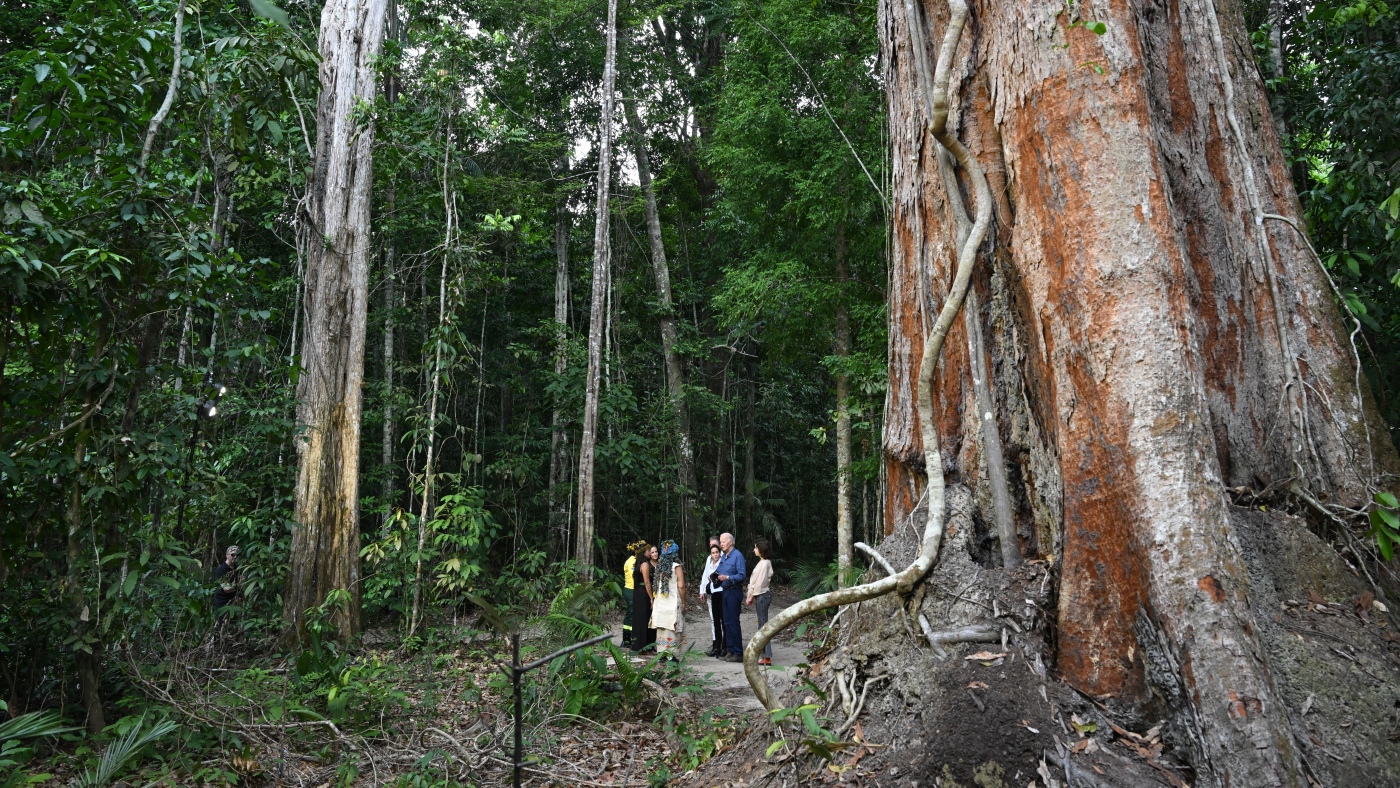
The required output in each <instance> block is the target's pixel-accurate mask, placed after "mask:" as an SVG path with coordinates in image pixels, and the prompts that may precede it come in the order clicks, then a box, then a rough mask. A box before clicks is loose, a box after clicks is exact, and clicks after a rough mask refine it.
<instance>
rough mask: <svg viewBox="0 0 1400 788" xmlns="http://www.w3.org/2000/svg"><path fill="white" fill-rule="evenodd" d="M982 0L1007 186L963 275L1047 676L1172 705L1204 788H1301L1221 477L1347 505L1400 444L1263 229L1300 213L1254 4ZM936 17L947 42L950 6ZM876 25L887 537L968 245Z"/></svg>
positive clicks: (968, 61)
mask: <svg viewBox="0 0 1400 788" xmlns="http://www.w3.org/2000/svg"><path fill="white" fill-rule="evenodd" d="M971 5H972V17H971V19H970V21H969V24H968V34H967V35H965V36H964V37H963V40H962V45H961V47H960V50H961V51H960V52H959V53H958V55H957V57H956V58H955V60H954V62H955V63H963V64H964V66H963V67H961V70H960V71H959V72H957V75H956V76H955V78H954V96H953V100H952V106H953V120H952V121H950V125H954V126H956V127H957V129H958V134H959V136H960V137H961V138H962V139H963V140H964V142H966V143H967V145H968V147H969V148H970V149H971V150H973V151H974V152H975V153H976V154H977V157H978V159H979V161H980V162H981V164H982V166H983V168H984V169H985V170H986V172H987V176H988V178H989V180H990V185H991V187H992V192H993V194H994V195H995V200H994V206H993V209H994V221H995V223H994V232H993V233H992V234H991V236H990V237H989V238H988V241H987V244H986V245H985V246H984V255H983V258H982V259H984V260H990V261H991V266H990V269H989V270H983V271H981V272H979V274H978V277H977V279H976V281H975V284H974V286H975V287H978V288H980V289H981V290H982V292H983V293H985V297H984V298H981V299H979V300H980V301H981V302H982V304H983V306H984V308H985V309H986V310H987V320H988V328H989V334H990V336H989V337H988V339H989V340H990V341H989V342H988V343H987V353H988V355H989V357H990V358H989V359H988V361H989V367H988V370H987V377H988V379H989V380H990V381H991V383H992V386H993V388H994V389H995V391H996V393H997V396H996V397H995V401H996V406H995V412H994V416H995V421H996V422H997V426H998V427H999V429H1000V431H1001V434H1002V435H1005V436H1007V452H1006V455H1007V458H1008V460H1009V461H1010V462H1011V463H1012V464H1013V466H1014V467H1013V468H1012V470H1013V471H1014V473H1012V474H1011V475H1010V477H1011V478H1012V479H1014V480H1015V483H1014V485H1013V486H1014V488H1015V489H1013V490H1012V491H1011V492H1012V496H1013V497H1014V498H1015V503H1016V508H1017V516H1018V517H1019V518H1022V519H1027V520H1030V521H1031V523H1028V525H1033V528H1028V529H1026V532H1028V533H1030V532H1033V533H1034V534H1035V538H1034V539H1031V540H1029V541H1028V543H1027V544H1026V545H1025V547H1026V549H1028V550H1030V551H1034V552H1036V553H1038V554H1039V555H1041V556H1048V557H1053V558H1055V559H1056V561H1057V564H1058V565H1059V567H1060V573H1061V574H1060V592H1059V611H1058V618H1059V620H1058V626H1057V638H1058V655H1057V656H1058V669H1059V671H1060V672H1061V674H1062V675H1063V677H1064V678H1065V679H1066V680H1067V681H1068V682H1069V683H1070V684H1072V685H1073V686H1075V687H1076V688H1078V689H1079V690H1081V691H1083V692H1085V693H1087V694H1089V695H1092V696H1094V697H1096V698H1099V699H1102V700H1103V701H1104V702H1106V703H1109V704H1115V705H1117V706H1120V707H1123V708H1127V709H1132V710H1137V711H1140V712H1143V713H1149V714H1150V713H1164V714H1167V715H1168V716H1169V717H1170V718H1171V720H1172V729H1173V730H1174V731H1175V732H1176V733H1177V735H1178V736H1179V737H1180V740H1181V741H1183V742H1194V743H1195V744H1194V746H1195V747H1196V748H1197V749H1196V757H1195V760H1196V761H1197V762H1196V763H1195V764H1194V765H1195V766H1196V768H1197V771H1198V775H1199V776H1200V778H1201V784H1219V785H1235V786H1238V785H1300V784H1302V780H1303V778H1302V776H1301V771H1300V765H1299V756H1298V747H1297V744H1296V742H1295V741H1294V739H1293V734H1292V733H1291V731H1290V729H1289V725H1288V717H1287V710H1286V709H1285V708H1283V706H1282V705H1281V704H1280V703H1279V702H1278V697H1277V693H1276V691H1275V688H1274V686H1273V683H1272V679H1271V676H1270V672H1269V666H1268V665H1267V664H1265V661H1264V657H1263V656H1262V654H1263V651H1262V649H1261V648H1260V645H1259V642H1258V640H1257V626H1256V624H1255V622H1254V618H1253V616H1254V613H1253V610H1252V608H1251V604H1250V596H1249V584H1248V577H1247V576H1246V574H1245V572H1244V569H1243V564H1242V562H1241V559H1240V547H1239V541H1238V538H1237V536H1236V535H1235V534H1234V533H1233V531H1232V528H1231V524H1230V521H1229V518H1228V516H1227V499H1226V496H1225V488H1226V487H1240V486H1243V487H1251V488H1255V489H1260V488H1264V487H1266V486H1268V485H1270V484H1284V486H1286V483H1287V482H1288V481H1289V480H1290V479H1294V478H1297V477H1300V476H1301V477H1302V479H1303V482H1304V484H1305V485H1306V486H1307V487H1308V488H1309V489H1310V490H1312V491H1313V493H1315V494H1317V495H1320V496H1325V497H1326V499H1327V500H1329V501H1331V502H1334V503H1342V504H1346V505H1351V506H1357V505H1360V504H1362V503H1363V502H1364V501H1365V500H1366V499H1367V498H1368V497H1369V496H1368V491H1367V490H1368V485H1372V484H1374V483H1376V480H1377V479H1378V476H1377V474H1378V472H1380V471H1382V470H1391V471H1393V470H1394V469H1395V468H1396V460H1395V453H1394V449H1393V448H1392V447H1391V446H1390V444H1389V442H1388V439H1387V436H1386V433H1385V431H1384V429H1382V428H1379V426H1378V425H1380V424H1381V421H1380V419H1379V417H1378V415H1377V414H1376V411H1375V408H1374V404H1373V402H1372V400H1371V396H1370V393H1369V391H1368V389H1367V388H1366V386H1365V384H1364V381H1359V378H1358V377H1357V375H1356V369H1355V366H1354V361H1353V358H1352V353H1351V349H1350V348H1349V346H1348V341H1347V337H1346V334H1345V333H1344V331H1343V330H1342V327H1341V324H1340V321H1339V317H1338V312H1337V307H1336V305H1335V303H1334V301H1333V297H1332V294H1331V291H1330V289H1329V286H1328V284H1327V282H1326V279H1325V277H1324V274H1323V272H1322V271H1321V270H1320V269H1319V268H1318V267H1317V264H1316V262H1315V261H1314V260H1313V259H1312V258H1311V257H1310V256H1309V253H1308V251H1307V249H1306V247H1305V246H1304V245H1303V243H1302V241H1301V240H1300V239H1299V238H1298V236H1297V235H1296V234H1295V233H1294V231H1293V230H1292V229H1291V228H1289V227H1287V226H1286V225H1285V224H1283V223H1282V222H1277V221H1266V220H1265V219H1264V216H1266V215H1270V214H1273V215H1281V216H1284V217H1289V218H1294V219H1296V218H1297V217H1298V216H1299V215H1300V210H1299V206H1298V202H1297V197H1296V195H1295V193H1294V190H1293V186H1292V184H1291V182H1290V180H1289V175H1288V172H1287V170H1286V166H1285V160H1284V158H1283V155H1282V153H1281V151H1280V149H1279V143H1278V138H1277V134H1276V130H1275V127H1274V125H1273V122H1272V120H1271V117H1270V112H1269V106H1268V102H1267V100H1266V97H1265V95H1264V91H1263V86H1262V84H1261V83H1260V81H1259V76H1258V73H1257V71H1256V69H1255V66H1254V61H1253V58H1252V54H1251V51H1250V47H1249V40H1248V36H1247V31H1246V30H1245V27H1244V23H1243V19H1242V16H1241V14H1240V9H1239V7H1238V6H1237V5H1236V4H1235V3H1234V2H1229V1H1228V0H1214V1H1213V0H1152V1H1143V2H1134V3H1127V4H1112V5H1109V4H1104V3H1097V2H1096V3H1079V4H1075V5H1074V6H1073V7H1070V6H1067V5H1066V4H1065V3H1063V2H1060V0H1027V2H1019V3H994V2H990V0H977V2H973V3H972V4H971ZM1217 6H1218V7H1217ZM923 8H924V14H925V17H926V19H927V20H928V24H929V27H930V28H931V33H932V34H930V35H928V36H927V38H928V40H930V41H937V40H938V38H939V36H938V35H936V34H937V33H940V32H941V30H942V27H943V25H944V24H945V22H946V19H947V18H948V12H947V9H946V6H945V5H944V3H943V2H942V0H930V2H928V3H927V4H925V5H924V6H923ZM1081 19H1084V20H1089V21H1101V22H1103V23H1104V24H1105V25H1106V27H1107V32H1106V33H1105V34H1103V35H1095V34H1094V33H1093V32H1092V31H1090V30H1089V29H1086V27H1085V26H1083V25H1075V24H1074V23H1075V22H1077V21H1079V20H1081ZM880 25H881V31H880V33H881V45H882V50H883V58H882V62H883V63H884V64H885V68H886V72H885V75H886V79H887V84H888V89H889V112H890V128H891V136H892V140H891V144H892V146H893V168H894V172H893V216H894V232H893V246H892V260H891V268H892V271H891V279H892V284H891V289H890V295H889V299H890V300H889V314H890V339H889V365H890V366H889V374H890V390H889V395H888V397H887V403H886V430H885V444H884V451H885V461H886V462H885V471H886V473H887V478H888V484H887V495H886V501H885V507H886V508H885V515H886V517H885V523H886V530H887V532H892V531H893V530H895V529H896V528H901V527H902V526H901V523H904V522H907V521H908V520H909V519H911V518H912V517H913V516H914V513H915V508H916V506H917V504H918V502H919V500H920V497H921V495H922V491H923V480H922V479H921V478H920V477H921V475H922V473H923V471H924V469H923V453H922V445H921V440H920V424H919V422H918V414H917V409H916V407H915V398H916V392H917V388H916V384H917V380H918V374H919V358H920V356H921V352H922V346H923V337H924V335H925V325H926V320H928V319H929V318H928V317H927V315H928V313H929V312H928V311H929V310H935V311H936V310H937V309H938V308H939V305H940V304H941V303H942V300H943V299H944V298H945V296H946V293H947V290H948V285H949V282H950V279H951V275H952V270H953V267H954V265H955V260H956V250H957V249H956V231H955V226H954V216H953V213H952V206H951V205H950V204H949V203H948V201H947V199H946V197H945V195H946V192H945V191H944V187H943V184H942V182H941V179H940V177H939V165H938V161H937V158H936V150H937V146H936V145H934V144H933V141H932V140H931V139H929V138H928V136H927V135H926V134H925V133H924V127H925V121H924V118H923V109H922V103H921V101H920V100H919V83H918V77H917V74H916V72H915V69H914V64H913V62H912V60H911V58H910V55H909V46H910V43H909V42H910V35H909V28H908V26H907V20H906V15H905V11H904V7H903V3H901V2H898V1H897V0H882V2H881V5H880ZM988 247H990V248H988ZM921 266H922V267H923V269H922V270H927V271H929V272H930V274H931V276H930V278H929V281H928V282H927V285H926V290H927V292H926V293H923V294H922V295H921V292H920V285H919V272H920V271H921ZM924 301H926V303H925V302H924ZM967 314H968V313H966V312H965V313H964V315H967ZM965 319H966V318H965ZM965 330H966V324H965V322H964V321H962V320H960V321H958V324H957V325H955V327H954V333H958V332H964V331H965ZM967 339H968V337H967V336H966V335H965V334H964V335H962V336H950V337H949V342H948V344H947V346H946V349H945V351H944V354H943V357H942V360H941V366H940V367H939V368H938V371H937V372H936V373H935V374H936V377H935V382H934V397H933V400H934V414H935V421H936V423H937V427H938V433H939V434H940V435H943V436H945V437H944V449H945V451H944V453H943V455H942V457H943V468H942V472H943V473H944V474H945V475H946V476H947V477H948V478H949V479H950V480H955V481H963V482H964V483H967V484H969V485H973V484H977V483H978V481H977V480H978V479H979V478H985V474H982V473H980V470H981V469H980V464H981V463H983V462H985V461H986V460H985V459H984V457H983V456H982V453H980V452H978V451H977V441H975V440H966V438H967V437H970V436H973V435H975V434H976V430H977V429H978V422H979V419H978V418H977V414H978V411H979V408H978V407H977V404H976V398H975V393H974V390H973V385H972V371H973V370H972V365H971V359H970V356H969V354H968V348H969V343H968V341H967ZM977 499H978V500H979V501H990V500H991V497H990V496H989V495H983V494H980V493H979V495H978V496H977ZM984 514H986V515H988V516H986V517H983V518H982V519H983V520H984V521H991V520H992V516H991V512H990V511H988V512H984ZM914 525H915V527H917V525H918V523H914Z"/></svg>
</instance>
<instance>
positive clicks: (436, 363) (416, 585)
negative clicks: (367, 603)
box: [408, 204, 452, 637]
mask: <svg viewBox="0 0 1400 788" xmlns="http://www.w3.org/2000/svg"><path fill="white" fill-rule="evenodd" d="M447 216H448V220H447V236H448V238H451V237H452V218H451V217H452V208H451V205H450V204H449V206H448V210H447ZM450 245H451V241H450V240H449V241H448V246H449V247H450ZM447 256H448V252H447V251H446V250H444V251H443V254H442V278H441V279H440V280H439V282H438V322H437V325H438V336H437V338H436V339H435V340H434V342H433V371H432V373H431V374H432V383H431V384H429V387H428V388H429V394H428V450H427V455H426V458H425V459H424V461H423V508H422V511H421V512H420V513H419V515H418V554H417V557H416V558H415V559H414V562H413V610H412V612H411V613H410V614H409V617H408V634H409V637H412V636H413V633H414V632H416V631H417V630H418V616H419V612H420V611H421V610H422V600H423V547H424V545H426V544H427V539H428V518H430V517H432V515H433V470H434V468H433V460H434V459H436V457H435V456H434V453H435V451H436V449H437V415H438V388H439V386H440V384H441V382H442V343H443V342H444V341H445V340H444V338H443V336H442V334H441V332H442V329H443V327H444V326H446V325H447Z"/></svg>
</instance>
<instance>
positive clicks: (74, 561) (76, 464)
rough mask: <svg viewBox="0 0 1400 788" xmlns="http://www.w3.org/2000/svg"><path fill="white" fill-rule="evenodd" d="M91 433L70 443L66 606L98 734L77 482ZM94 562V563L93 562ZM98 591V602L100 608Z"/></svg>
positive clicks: (98, 662)
mask: <svg viewBox="0 0 1400 788" xmlns="http://www.w3.org/2000/svg"><path fill="white" fill-rule="evenodd" d="M91 407H93V404H92V397H88V398H87V399H85V400H84V402H83V411H87V410H88V409H90V408H91ZM90 434H91V430H89V429H87V428H86V427H85V428H83V429H80V430H79V431H78V434H77V437H76V438H75V439H74V441H73V481H72V483H71V485H70V488H69V492H68V510H67V512H66V518H65V519H66V520H67V525H68V577H67V584H68V606H69V608H70V610H71V611H72V614H73V629H74V635H75V636H76V639H77V645H78V648H77V650H76V651H75V652H74V660H75V661H76V662H77V666H78V686H79V689H80V690H81V692H82V701H83V710H84V711H86V712H87V730H88V733H90V734H94V735H96V734H98V733H101V732H102V729H103V728H105V727H107V722H106V719H105V717H104V716H103V713H102V696H101V694H100V693H99V691H98V684H99V682H100V680H101V677H102V639H101V633H100V632H98V631H97V627H96V626H95V625H96V621H95V620H94V618H95V616H94V615H93V611H92V610H91V608H90V607H89V603H88V600H87V598H86V594H85V593H84V591H83V585H84V584H83V563H84V562H83V534H82V531H83V489H82V485H81V484H80V483H79V479H81V478H82V474H83V462H84V461H85V460H86V459H87V442H88V436H89V435H90ZM94 560H95V559H94ZM100 591H101V589H99V596H98V598H97V600H96V601H97V603H98V605H100V604H101V595H100Z"/></svg>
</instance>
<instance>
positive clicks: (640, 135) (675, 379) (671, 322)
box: [622, 97, 699, 544]
mask: <svg viewBox="0 0 1400 788" xmlns="http://www.w3.org/2000/svg"><path fill="white" fill-rule="evenodd" d="M622 106H623V111H624V112H625V113H626V115H627V126H628V128H629V129H630V130H631V133H632V150H633V152H634V153H635V154H636V157H637V181H638V183H639V184H640V185H641V188H642V199H643V202H644V204H645V206H646V221H647V240H648V241H650V243H651V269H652V273H653V274H654V275H655V277H656V297H657V303H658V309H659V311H660V315H659V318H658V319H659V321H660V323H661V353H662V355H663V356H664V357H665V360H666V391H667V396H668V398H669V399H670V402H671V417H672V419H673V420H674V421H675V429H676V465H677V469H678V476H679V480H678V481H679V482H680V504H681V543H682V544H689V543H690V541H689V540H690V537H691V534H692V531H693V529H694V528H695V525H696V523H697V522H698V519H699V518H698V517H697V513H696V508H695V448H694V446H693V445H692V443H691V438H690V408H689V407H688V406H687V405H686V402H685V369H684V367H683V366H682V364H681V355H680V352H679V351H678V350H677V349H676V310H675V306H674V305H673V304H672V302H671V269H670V266H669V265H668V264H667V262H666V244H665V243H664V242H663V240H662V238H661V216H660V213H659V212H658V211H657V208H656V189H655V188H653V186H652V180H651V161H650V160H649V158H648V155H647V138H646V130H645V129H643V128H642V121H641V118H640V117H638V116H637V106H636V101H635V100H634V99H632V98H626V97H624V98H623V102H622Z"/></svg>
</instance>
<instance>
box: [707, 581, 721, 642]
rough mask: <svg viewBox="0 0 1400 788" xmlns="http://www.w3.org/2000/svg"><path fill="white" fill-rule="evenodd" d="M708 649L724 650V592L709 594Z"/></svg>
mask: <svg viewBox="0 0 1400 788" xmlns="http://www.w3.org/2000/svg"><path fill="white" fill-rule="evenodd" d="M709 599H710V640H711V643H710V650H711V651H723V650H724V594H722V593H717V594H710V597H709Z"/></svg>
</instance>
